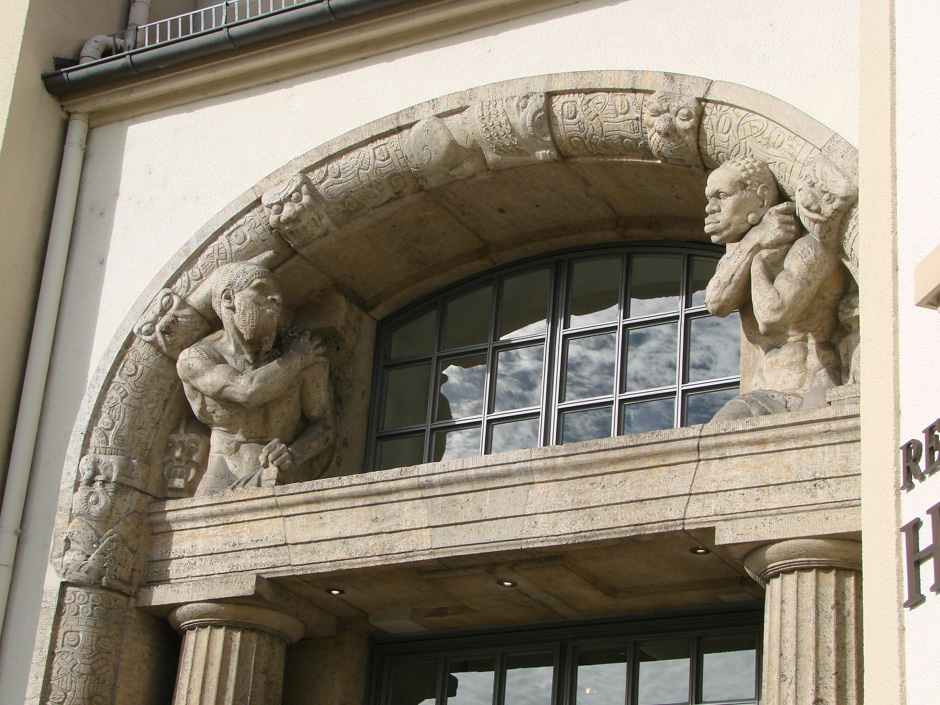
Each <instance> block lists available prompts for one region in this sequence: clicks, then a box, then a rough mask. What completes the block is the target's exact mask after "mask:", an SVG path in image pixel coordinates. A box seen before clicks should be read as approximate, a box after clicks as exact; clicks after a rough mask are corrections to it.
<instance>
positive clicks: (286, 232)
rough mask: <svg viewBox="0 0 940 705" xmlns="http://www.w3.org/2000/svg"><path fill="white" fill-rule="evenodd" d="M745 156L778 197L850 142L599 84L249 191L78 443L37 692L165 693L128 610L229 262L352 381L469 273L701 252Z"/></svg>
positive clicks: (710, 99)
mask: <svg viewBox="0 0 940 705" xmlns="http://www.w3.org/2000/svg"><path fill="white" fill-rule="evenodd" d="M735 156H754V157H757V158H759V159H761V160H762V161H764V162H766V163H767V164H768V165H769V166H770V168H771V169H772V171H773V172H774V175H775V176H776V178H777V181H778V183H779V184H780V187H781V189H782V190H783V192H784V193H785V194H786V195H787V196H792V195H793V194H794V193H795V191H796V188H797V184H798V183H799V182H800V179H801V176H802V175H803V174H804V173H805V172H806V171H807V170H808V169H810V168H812V165H813V164H815V163H818V162H819V160H825V161H826V163H827V165H828V168H832V169H835V170H837V171H839V172H841V173H842V174H843V175H844V176H845V177H846V179H847V180H848V181H851V182H852V183H855V182H856V181H857V177H856V173H857V166H856V162H857V153H856V150H855V149H854V148H853V147H852V146H851V145H849V144H847V143H846V142H845V141H844V140H842V139H841V138H840V137H839V136H838V135H835V134H834V133H832V132H831V131H830V130H828V129H826V128H824V127H823V126H821V125H819V124H818V123H816V122H814V121H813V120H812V119H810V118H808V117H807V116H805V115H803V114H801V113H799V112H798V111H796V110H795V109H793V108H791V107H789V106H787V105H785V104H783V103H781V102H779V101H777V100H775V99H773V98H771V97H769V96H766V95H764V94H760V93H758V92H756V91H752V90H750V89H746V88H743V87H741V86H736V85H731V84H726V83H721V82H713V81H708V80H705V79H701V78H694V77H688V76H677V75H670V74H663V73H654V72H646V73H644V72H597V73H578V74H563V75H552V76H543V77H535V78H529V79H520V80H515V81H509V82H505V83H500V84H495V85H491V86H486V87H482V88H477V89H473V90H470V91H466V92H463V93H460V94H454V95H450V96H446V97H443V98H440V99H438V100H435V101H432V102H430V103H425V104H422V105H419V106H415V107H413V108H410V109H408V110H405V111H402V112H400V113H397V114H395V115H392V116H389V117H387V118H384V119H382V120H379V121H376V122H374V123H371V124H369V125H366V126H363V127H362V128H359V129H358V130H355V131H353V132H351V133H348V134H346V135H344V136H342V137H340V138H338V139H336V140H334V141H332V142H330V143H328V144H326V145H322V146H320V147H317V148H315V149H313V150H311V151H310V152H308V153H307V154H305V155H303V156H301V157H298V158H297V159H295V160H294V161H292V162H291V163H289V164H287V165H285V166H284V167H283V168H282V169H280V170H278V172H276V173H275V174H272V175H271V176H270V177H268V178H267V179H265V180H263V181H262V182H261V183H259V184H258V185H257V186H256V187H255V188H254V189H252V190H251V191H250V192H248V193H246V194H244V195H242V196H241V197H239V198H238V199H236V200H235V201H234V202H233V203H232V204H231V205H230V206H229V207H228V208H226V209H225V210H224V211H223V212H221V213H220V214H219V215H218V216H217V217H216V218H214V219H213V220H212V221H211V222H210V223H208V224H207V225H206V226H205V227H203V228H202V229H201V230H200V231H199V232H198V233H197V234H196V235H195V236H194V237H193V239H192V240H191V241H190V243H189V244H188V245H187V246H186V247H185V248H184V250H183V251H181V253H180V254H179V255H178V256H177V258H176V259H175V260H174V261H173V262H171V263H170V264H168V265H167V267H166V268H165V269H164V277H163V281H162V284H161V286H159V287H157V288H156V289H154V290H150V291H147V292H146V293H145V294H144V295H143V296H142V297H141V299H140V301H139V302H138V304H137V305H136V306H135V308H134V311H135V312H136V313H135V314H134V318H135V320H133V321H131V322H130V323H129V324H128V325H127V327H126V329H125V330H124V331H123V332H121V333H120V334H119V335H118V338H117V339H116V340H115V342H114V344H113V345H112V348H111V350H113V351H114V355H113V361H112V364H111V366H110V371H109V372H108V374H107V375H106V377H105V379H104V381H103V382H102V383H101V385H100V387H99V388H98V389H97V390H95V393H93V394H90V395H89V397H88V398H89V399H92V400H93V401H92V402H91V403H90V405H89V406H88V407H87V408H86V409H85V410H84V412H83V415H82V417H81V418H80V419H78V421H77V423H76V431H77V433H75V434H74V437H75V438H80V439H82V440H81V441H80V446H79V445H76V446H75V447H73V448H72V449H71V451H70V454H69V457H70V458H74V459H75V462H74V463H73V464H72V465H70V466H69V467H66V468H65V473H66V478H67V479H66V481H65V482H64V483H63V487H68V488H69V489H68V490H67V491H64V493H63V495H62V499H61V501H60V507H62V508H63V509H62V511H60V513H59V516H58V520H57V521H58V523H57V526H56V532H55V536H54V538H53V563H54V565H55V566H56V568H57V570H58V572H59V575H60V578H61V581H62V582H61V584H60V585H59V593H58V599H57V602H56V604H55V605H50V606H48V607H47V608H46V609H47V610H48V613H47V614H46V616H45V620H46V621H47V622H48V623H50V624H51V625H52V626H51V629H50V631H49V633H48V635H47V637H46V638H47V641H46V646H45V651H44V656H43V657H41V658H42V663H39V664H37V668H42V669H43V674H44V675H43V676H42V678H43V681H44V683H45V685H44V687H43V698H45V699H49V698H52V699H53V701H55V702H68V703H75V704H76V705H77V704H79V703H91V702H97V700H96V698H99V697H100V698H103V699H104V700H103V701H104V702H113V701H115V698H116V697H117V696H116V694H117V693H119V692H120V693H121V694H122V696H121V697H125V698H128V700H127V701H128V702H129V701H132V700H133V701H134V702H141V703H145V702H150V700H148V698H151V697H154V696H153V693H154V692H156V691H155V689H156V686H155V684H154V679H153V678H151V679H149V680H148V679H147V678H143V679H141V678H138V677H136V675H135V674H138V673H139V672H141V660H142V661H143V662H144V663H147V664H150V665H151V667H150V668H144V669H143V670H144V671H145V672H149V673H156V672H157V671H158V661H159V659H157V658H156V657H154V655H153V654H154V652H155V651H156V650H158V645H159V642H160V639H161V638H162V636H161V634H160V630H161V629H162V628H163V627H162V625H160V623H159V621H158V620H155V619H154V618H152V617H150V616H148V615H145V614H143V613H142V612H140V611H139V610H137V608H136V602H135V599H136V598H135V595H136V594H137V590H138V588H139V587H140V586H141V585H142V584H143V583H144V582H146V580H147V577H146V576H147V551H148V540H149V538H148V531H147V529H146V512H147V507H148V505H149V504H150V503H151V502H152V501H153V500H154V499H155V498H162V497H165V496H167V494H168V489H167V478H166V477H165V476H164V474H163V472H162V465H161V459H162V443H163V442H164V441H165V439H166V437H167V434H168V433H169V432H170V430H171V429H172V428H173V427H175V426H176V425H178V424H179V422H180V418H181V414H182V411H183V409H184V406H183V401H182V396H181V392H180V381H179V379H178V377H177V375H176V368H175V361H176V358H177V357H178V355H179V353H180V351H181V350H182V349H184V348H185V347H187V346H189V345H190V344H192V343H193V342H194V341H196V340H197V339H199V338H200V337H202V336H204V335H205V334H206V333H207V332H209V331H210V330H211V329H212V328H213V327H214V326H217V325H218V322H217V320H215V318H214V314H213V313H212V310H211V307H210V306H208V305H207V298H206V296H207V294H206V286H205V283H206V281H207V280H208V278H209V276H210V275H211V273H212V272H213V271H214V270H215V269H216V268H218V267H219V266H220V265H222V264H225V263H228V262H233V261H244V260H249V259H254V258H263V259H264V262H265V264H266V266H268V267H269V268H271V269H273V270H274V271H275V272H276V273H277V275H278V276H279V278H280V280H281V282H282V286H283V288H284V290H285V292H286V294H287V299H288V304H289V305H290V306H291V307H293V308H296V309H297V310H298V312H299V313H298V315H299V316H301V317H302V319H303V321H304V323H305V324H306V325H308V326H309V327H313V328H318V329H320V330H321V331H326V333H327V334H328V337H329V338H330V341H331V345H332V346H333V354H334V355H335V356H337V358H340V359H350V360H353V361H354V363H353V364H354V366H355V365H359V367H358V368H357V370H353V371H352V372H350V373H349V374H350V375H352V374H354V373H355V372H357V371H358V372H361V370H362V369H367V368H368V365H369V363H370V361H371V347H372V331H373V326H374V323H375V321H376V320H378V319H380V318H382V317H383V316H385V315H387V314H388V313H390V312H392V311H394V310H396V309H397V308H399V307H400V306H402V305H403V304H405V303H407V302H409V301H411V300H414V299H415V298H417V297H419V296H421V295H423V294H426V293H429V292H431V291H434V290H435V289H437V288H439V287H441V286H443V285H444V284H447V283H450V282H453V281H456V280H457V279H459V278H461V277H464V276H468V275H470V274H473V273H475V272H478V271H482V270H484V269H487V268H490V267H492V266H495V265H497V264H500V263H503V262H508V261H512V260H514V259H518V258H520V257H523V256H526V255H533V254H538V253H542V252H548V251H551V250H555V249H559V248H561V247H565V246H576V245H581V244H586V243H590V242H602V241H611V240H619V239H632V238H636V239H639V238H644V239H648V238H650V237H655V238H673V239H682V240H696V239H698V240H703V239H705V238H704V236H703V235H702V233H701V213H702V207H703V200H702V196H701V193H702V189H703V186H704V182H705V176H706V173H707V170H709V169H713V168H715V167H717V166H719V165H720V164H721V163H722V162H724V161H725V160H727V159H728V158H730V157H735ZM856 235H857V217H856V209H855V207H854V205H852V206H851V208H850V210H849V211H848V212H847V213H846V216H845V217H844V218H843V219H842V221H841V223H840V235H839V237H840V241H841V243H842V254H843V260H844V262H845V263H846V266H847V267H848V269H849V270H850V271H851V272H852V274H853V275H856V274H857V249H856V245H855V241H856ZM366 376H368V375H366ZM341 386H343V385H341ZM366 391H367V390H366ZM357 392H358V394H353V393H349V394H347V396H346V397H345V398H342V399H340V408H341V412H342V413H343V415H344V418H345V424H346V425H345V429H346V438H345V439H344V441H343V443H342V444H341V448H340V451H339V455H338V459H337V461H336V465H337V468H336V469H335V472H334V474H344V473H349V472H355V471H356V469H357V467H358V463H360V462H361V453H362V442H363V436H364V433H365V417H366V413H367V406H368V399H367V394H363V393H362V392H363V390H361V389H359V390H357ZM77 443H78V442H77ZM170 494H171V496H172V492H170ZM90 547H91V548H90ZM76 663H82V664H86V666H87V667H86V668H84V669H81V670H79V671H76V670H75V669H74V668H73V665H74V664H76ZM82 674H84V675H82ZM154 678H155V676H154ZM83 679H84V680H83ZM78 681H81V682H78ZM53 695H55V697H53Z"/></svg>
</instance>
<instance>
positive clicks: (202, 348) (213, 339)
mask: <svg viewBox="0 0 940 705" xmlns="http://www.w3.org/2000/svg"><path fill="white" fill-rule="evenodd" d="M221 337H222V331H218V332H216V333H213V334H212V335H209V336H206V337H205V338H203V339H202V340H200V341H199V342H198V343H196V344H195V345H191V346H190V347H188V348H186V349H185V350H183V351H182V352H181V353H180V356H179V360H178V361H177V363H176V369H177V370H178V371H180V372H181V373H182V371H183V370H185V369H187V368H190V367H192V366H194V365H197V366H198V365H200V364H205V363H210V364H225V362H226V360H225V356H224V355H222V353H221V351H220V350H219V348H218V343H219V341H220V339H221Z"/></svg>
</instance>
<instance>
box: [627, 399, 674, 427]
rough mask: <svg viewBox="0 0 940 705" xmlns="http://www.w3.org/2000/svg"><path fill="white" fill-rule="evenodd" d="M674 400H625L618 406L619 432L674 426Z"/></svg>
mask: <svg viewBox="0 0 940 705" xmlns="http://www.w3.org/2000/svg"><path fill="white" fill-rule="evenodd" d="M675 413H676V400H675V398H673V397H669V398H668V399H650V400H647V401H633V402H626V403H625V404H623V405H622V406H621V407H620V434H621V435H624V436H626V435H628V434H631V433H645V432H646V431H660V430H662V429H664V428H672V427H673V426H675V423H676V421H675Z"/></svg>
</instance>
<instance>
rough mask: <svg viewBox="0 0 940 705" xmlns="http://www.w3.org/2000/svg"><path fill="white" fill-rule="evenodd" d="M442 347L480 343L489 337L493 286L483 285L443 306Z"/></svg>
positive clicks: (458, 346)
mask: <svg viewBox="0 0 940 705" xmlns="http://www.w3.org/2000/svg"><path fill="white" fill-rule="evenodd" d="M445 311H446V316H445V318H444V320H445V321H446V322H447V323H446V328H445V331H444V348H445V349H447V350H450V349H453V348H463V347H467V346H468V345H480V344H482V343H485V342H487V341H488V340H489V338H490V319H491V318H492V315H493V286H492V285H490V286H484V287H482V288H480V289H477V290H476V291H471V292H470V293H469V294H464V295H463V296H461V297H459V298H456V299H454V300H453V301H449V302H448V303H447V306H446V308H445Z"/></svg>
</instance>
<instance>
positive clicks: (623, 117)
mask: <svg viewBox="0 0 940 705" xmlns="http://www.w3.org/2000/svg"><path fill="white" fill-rule="evenodd" d="M551 108H552V117H553V118H554V119H553V121H552V128H553V130H552V132H553V134H554V137H555V141H556V143H557V144H558V149H559V151H561V153H562V154H563V155H564V156H566V157H595V156H604V157H624V158H627V159H653V155H652V153H651V152H650V151H649V149H648V148H646V145H645V142H644V139H643V130H642V123H643V94H642V93H639V92H608V91H604V92H598V93H561V94H557V95H553V96H552V97H551Z"/></svg>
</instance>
